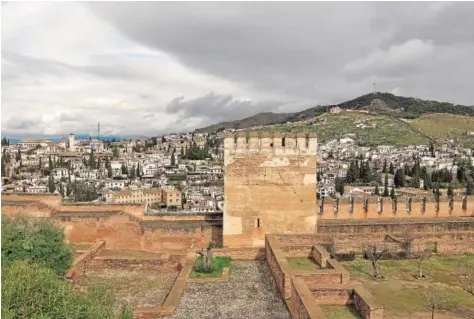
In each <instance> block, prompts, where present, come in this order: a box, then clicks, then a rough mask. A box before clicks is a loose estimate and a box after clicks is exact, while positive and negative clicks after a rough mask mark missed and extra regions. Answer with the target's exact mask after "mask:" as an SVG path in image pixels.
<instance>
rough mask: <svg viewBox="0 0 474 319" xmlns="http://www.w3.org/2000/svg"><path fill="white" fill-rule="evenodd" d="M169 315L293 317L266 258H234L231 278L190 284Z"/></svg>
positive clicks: (177, 317)
mask: <svg viewBox="0 0 474 319" xmlns="http://www.w3.org/2000/svg"><path fill="white" fill-rule="evenodd" d="M166 318H168V319H171V318H173V319H188V318H200V319H203V318H209V319H210V318H212V319H215V318H226V319H237V318H239V319H240V318H271V319H279V318H285V319H287V318H288V319H289V318H291V317H290V314H289V312H288V309H287V308H286V305H285V302H284V301H283V299H282V298H281V297H280V294H279V293H278V291H277V288H276V286H275V283H274V281H273V278H272V275H271V273H270V269H269V268H268V265H267V263H266V262H264V261H255V262H235V261H233V262H232V265H231V270H230V278H229V281H228V282H223V283H207V284H198V283H193V284H188V286H187V288H186V291H185V292H184V294H183V297H182V298H181V301H180V303H179V306H178V308H177V310H176V312H175V313H174V315H173V316H170V317H166Z"/></svg>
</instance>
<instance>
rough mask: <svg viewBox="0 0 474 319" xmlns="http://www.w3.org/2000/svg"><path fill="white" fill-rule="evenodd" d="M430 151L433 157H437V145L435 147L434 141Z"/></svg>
mask: <svg viewBox="0 0 474 319" xmlns="http://www.w3.org/2000/svg"><path fill="white" fill-rule="evenodd" d="M430 153H431V157H436V155H435V147H434V144H433V143H430Z"/></svg>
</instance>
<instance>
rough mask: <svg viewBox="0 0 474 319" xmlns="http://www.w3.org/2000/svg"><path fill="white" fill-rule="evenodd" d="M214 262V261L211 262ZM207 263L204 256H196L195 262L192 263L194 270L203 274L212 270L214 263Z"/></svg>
mask: <svg viewBox="0 0 474 319" xmlns="http://www.w3.org/2000/svg"><path fill="white" fill-rule="evenodd" d="M213 264H214V263H213ZM213 264H212V265H208V264H206V262H205V261H204V258H202V257H198V258H197V259H196V262H195V263H194V271H195V272H200V273H204V274H209V273H211V272H213V271H214V265H213Z"/></svg>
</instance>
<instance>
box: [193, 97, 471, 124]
mask: <svg viewBox="0 0 474 319" xmlns="http://www.w3.org/2000/svg"><path fill="white" fill-rule="evenodd" d="M334 106H338V107H340V108H341V109H344V110H367V111H370V112H372V113H377V114H378V115H388V116H392V117H395V118H404V119H416V118H418V117H420V116H421V115H423V114H428V113H445V114H455V115H464V116H474V107H473V106H465V105H454V104H452V103H448V102H438V101H428V100H422V99H418V98H412V97H403V96H396V95H393V94H390V93H370V94H366V95H362V96H360V97H357V98H355V99H352V100H350V101H346V102H343V103H340V104H337V105H330V106H329V105H327V106H323V105H320V106H315V107H312V108H309V109H306V110H303V111H300V112H295V113H287V114H284V113H259V114H256V115H254V116H251V117H248V118H245V119H241V120H237V121H229V122H222V123H218V124H214V125H211V126H208V127H205V128H201V129H197V130H196V132H216V131H218V130H222V129H231V128H233V129H244V128H249V127H253V126H260V125H270V124H284V123H287V122H296V121H302V120H308V119H312V118H314V117H318V116H320V115H322V114H325V113H327V111H328V110H329V109H330V108H331V107H334Z"/></svg>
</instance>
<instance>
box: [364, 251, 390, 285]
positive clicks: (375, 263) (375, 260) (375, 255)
mask: <svg viewBox="0 0 474 319" xmlns="http://www.w3.org/2000/svg"><path fill="white" fill-rule="evenodd" d="M387 252H388V249H387V248H384V249H383V250H382V251H377V246H376V245H373V246H372V247H369V248H368V249H366V250H365V252H364V255H365V256H367V257H368V258H369V259H370V261H371V264H372V269H373V271H374V278H375V279H376V280H377V279H382V278H383V276H382V275H381V274H380V263H379V261H380V259H381V258H382V257H383V256H384V255H385V254H386V253H387Z"/></svg>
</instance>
